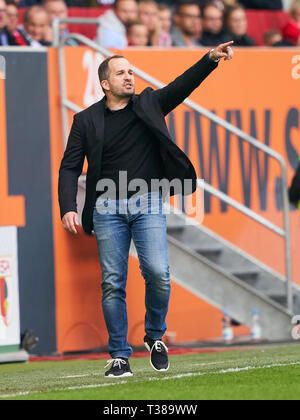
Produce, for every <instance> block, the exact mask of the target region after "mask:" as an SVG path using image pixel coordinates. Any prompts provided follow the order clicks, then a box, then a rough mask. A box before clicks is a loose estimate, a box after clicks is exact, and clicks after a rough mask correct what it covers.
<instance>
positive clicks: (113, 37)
mask: <svg viewBox="0 0 300 420" xmlns="http://www.w3.org/2000/svg"><path fill="white" fill-rule="evenodd" d="M137 18H138V5H137V2H136V0H116V1H115V4H114V8H113V10H108V11H107V12H105V13H104V15H102V16H101V17H100V18H99V21H100V24H101V27H100V39H101V45H102V46H103V47H105V48H126V47H127V45H128V42H127V33H126V25H127V24H128V23H129V22H130V21H133V20H136V19H137Z"/></svg>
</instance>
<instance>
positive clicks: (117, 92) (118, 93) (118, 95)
mask: <svg viewBox="0 0 300 420" xmlns="http://www.w3.org/2000/svg"><path fill="white" fill-rule="evenodd" d="M111 93H112V94H113V96H115V97H116V98H120V99H124V98H131V97H132V96H133V95H134V87H133V90H132V91H130V92H126V91H125V90H121V89H112V90H111Z"/></svg>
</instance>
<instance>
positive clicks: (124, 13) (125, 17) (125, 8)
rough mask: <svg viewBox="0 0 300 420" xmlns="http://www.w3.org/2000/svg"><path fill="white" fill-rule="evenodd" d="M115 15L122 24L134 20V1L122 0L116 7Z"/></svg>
mask: <svg viewBox="0 0 300 420" xmlns="http://www.w3.org/2000/svg"><path fill="white" fill-rule="evenodd" d="M116 15H117V16H118V18H119V19H120V21H121V22H122V23H124V24H126V23H128V22H131V21H133V20H136V19H137V17H138V6H137V3H136V1H135V0H122V1H120V2H119V3H118V4H117V6H116Z"/></svg>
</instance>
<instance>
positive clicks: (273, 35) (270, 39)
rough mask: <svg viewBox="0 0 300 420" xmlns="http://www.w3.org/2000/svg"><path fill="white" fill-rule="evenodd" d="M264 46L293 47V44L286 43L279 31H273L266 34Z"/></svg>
mask: <svg viewBox="0 0 300 420" xmlns="http://www.w3.org/2000/svg"><path fill="white" fill-rule="evenodd" d="M264 45H265V46H267V47H292V46H293V44H292V43H291V42H289V41H286V40H285V39H284V38H283V36H282V33H281V32H280V31H279V30H278V29H272V30H270V31H267V32H265V33H264Z"/></svg>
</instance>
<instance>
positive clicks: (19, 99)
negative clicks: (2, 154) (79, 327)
mask: <svg viewBox="0 0 300 420" xmlns="http://www.w3.org/2000/svg"><path fill="white" fill-rule="evenodd" d="M1 55H3V56H4V57H5V59H6V116H7V155H8V179H9V185H8V187H9V194H10V195H23V196H25V202H26V227H24V228H19V229H18V252H19V290H20V318H21V332H24V331H25V330H26V329H33V330H34V331H35V333H36V334H37V336H38V337H39V343H38V345H37V347H36V348H35V349H34V350H33V353H35V354H50V353H53V352H55V351H56V331H55V290H54V258H53V230H52V198H51V171H50V136H49V109H48V73H47V53H46V52H22V53H20V52H18V53H16V52H10V51H5V52H1Z"/></svg>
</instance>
